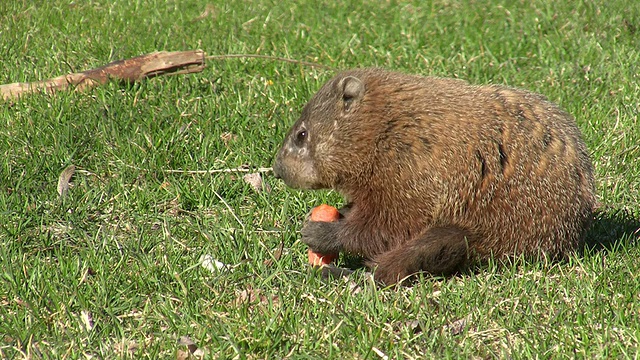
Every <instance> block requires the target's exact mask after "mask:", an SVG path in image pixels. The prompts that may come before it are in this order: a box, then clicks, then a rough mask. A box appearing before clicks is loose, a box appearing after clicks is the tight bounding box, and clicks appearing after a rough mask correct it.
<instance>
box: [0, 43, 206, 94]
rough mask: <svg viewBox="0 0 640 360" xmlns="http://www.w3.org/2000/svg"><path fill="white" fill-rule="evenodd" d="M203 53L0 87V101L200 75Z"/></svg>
mask: <svg viewBox="0 0 640 360" xmlns="http://www.w3.org/2000/svg"><path fill="white" fill-rule="evenodd" d="M204 57H205V53H204V51H202V50H192V51H175V52H166V51H159V52H154V53H151V54H145V55H141V56H138V57H134V58H131V59H125V60H118V61H114V62H112V63H110V64H107V65H105V66H102V67H99V68H97V69H91V70H87V71H83V72H80V73H73V74H68V75H62V76H58V77H56V78H53V79H47V80H43V81H36V82H30V83H13V84H6V85H0V94H1V95H2V98H3V99H4V100H8V99H12V98H17V97H20V96H21V95H23V94H30V93H34V92H38V91H44V92H47V93H50V92H55V91H58V90H66V89H68V88H69V87H75V89H76V90H80V91H81V90H85V89H89V88H92V87H96V86H98V85H100V84H106V83H107V82H108V81H109V80H112V79H113V80H117V81H121V82H124V83H133V82H136V81H139V80H142V79H146V78H152V77H156V76H159V75H165V74H188V73H196V72H200V71H202V70H203V69H204V67H205V58H204Z"/></svg>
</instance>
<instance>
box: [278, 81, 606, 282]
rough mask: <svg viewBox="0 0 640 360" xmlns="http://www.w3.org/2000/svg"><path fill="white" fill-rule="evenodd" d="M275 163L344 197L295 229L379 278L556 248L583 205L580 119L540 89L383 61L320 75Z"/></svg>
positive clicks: (574, 237) (573, 232)
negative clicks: (328, 217) (472, 81)
mask: <svg viewBox="0 0 640 360" xmlns="http://www.w3.org/2000/svg"><path fill="white" fill-rule="evenodd" d="M273 170H274V174H275V176H276V177H278V178H281V179H283V180H284V182H285V183H286V184H287V185H288V186H290V187H293V188H300V189H323V188H331V189H335V190H337V191H338V192H340V193H341V194H342V195H343V196H344V197H345V200H346V202H347V205H346V206H345V207H344V208H343V209H341V213H342V215H343V216H342V217H341V218H340V220H339V221H336V222H314V221H308V222H306V223H305V225H304V226H303V229H302V240H303V241H304V242H305V243H306V244H308V245H309V247H310V248H311V249H312V250H314V251H316V252H319V253H337V252H342V251H345V252H348V253H351V254H356V255H359V256H361V257H363V258H364V259H365V260H366V261H367V265H369V266H371V267H372V269H374V276H375V278H376V279H378V280H380V281H382V282H383V283H386V284H393V283H396V282H398V281H400V280H402V279H404V278H407V277H409V276H410V275H413V274H416V273H418V272H426V273H428V274H433V275H450V274H452V273H455V272H457V271H459V270H461V269H463V268H465V267H467V266H469V265H470V264H477V263H482V262H485V261H486V260H488V259H489V258H492V257H493V258H494V259H505V258H508V257H523V258H526V259H534V258H540V257H545V258H548V259H560V258H563V257H565V256H566V255H567V254H569V253H571V252H572V251H574V250H576V249H577V248H578V247H579V246H580V244H581V243H582V241H583V238H584V235H585V231H586V230H587V228H588V226H589V224H590V219H591V217H592V215H591V212H592V208H593V207H594V203H595V196H594V179H593V168H592V164H591V161H590V159H589V154H588V151H587V148H586V146H585V143H584V141H583V140H582V137H581V134H580V131H579V129H578V127H577V125H576V123H575V121H574V119H573V118H572V117H571V116H570V115H569V114H568V113H566V112H565V111H563V110H562V109H560V108H559V107H558V106H557V105H555V104H553V103H551V102H549V101H548V100H547V99H546V98H545V97H544V96H542V95H539V94H536V93H532V92H529V91H525V90H520V89H515V88H509V87H504V86H497V85H490V86H473V85H469V84H468V83H467V82H465V81H462V80H456V79H446V78H435V77H421V76H414V75H408V74H403V73H398V72H391V71H386V70H382V69H356V70H349V71H345V72H342V73H340V74H338V75H337V76H335V77H334V78H333V79H331V80H329V82H327V83H326V84H325V85H324V86H322V88H321V89H320V90H319V91H318V93H317V94H315V96H313V98H312V99H311V100H310V101H309V103H308V104H307V105H306V106H305V107H304V109H303V110H302V115H301V116H300V118H299V119H298V121H296V123H295V124H294V125H293V127H292V128H291V130H290V131H289V133H288V135H287V136H286V138H285V140H284V144H283V145H282V148H281V149H280V150H279V151H278V154H277V156H276V160H275V163H274V166H273Z"/></svg>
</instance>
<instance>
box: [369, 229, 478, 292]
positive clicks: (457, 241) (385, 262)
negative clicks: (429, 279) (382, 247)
mask: <svg viewBox="0 0 640 360" xmlns="http://www.w3.org/2000/svg"><path fill="white" fill-rule="evenodd" d="M471 236H472V235H471V233H469V232H468V231H466V230H464V229H462V228H459V227H455V226H451V227H437V228H432V229H429V230H428V231H427V232H425V233H424V234H422V235H420V236H419V237H418V238H416V239H414V240H412V241H411V242H410V243H408V244H405V245H404V246H399V247H397V248H395V249H393V250H391V251H388V252H386V253H383V254H380V255H378V256H376V257H375V258H374V259H373V261H372V262H371V263H370V264H369V265H370V266H371V267H373V268H375V272H374V277H375V279H376V280H378V281H381V282H382V283H384V284H387V285H391V284H395V283H397V282H399V281H402V280H403V279H405V278H407V277H409V276H411V275H414V274H416V273H418V272H421V271H422V272H426V273H429V274H432V275H450V274H452V273H454V272H456V271H457V270H459V269H460V268H461V267H462V266H464V264H465V263H466V261H467V258H468V254H467V253H468V246H467V244H468V242H469V240H470V239H471Z"/></svg>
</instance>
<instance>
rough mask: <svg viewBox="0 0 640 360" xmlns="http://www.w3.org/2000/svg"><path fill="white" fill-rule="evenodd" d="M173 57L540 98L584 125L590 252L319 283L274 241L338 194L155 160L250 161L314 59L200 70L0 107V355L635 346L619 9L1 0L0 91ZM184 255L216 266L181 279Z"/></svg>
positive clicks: (281, 126) (402, 354)
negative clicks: (196, 54)
mask: <svg viewBox="0 0 640 360" xmlns="http://www.w3.org/2000/svg"><path fill="white" fill-rule="evenodd" d="M201 15H202V16H201ZM196 48H200V49H203V50H204V51H206V52H207V53H208V54H210V55H220V54H231V53H251V54H254V53H257V54H264V55H273V56H281V57H290V58H293V59H298V60H305V61H312V62H317V63H321V64H325V65H328V66H330V67H332V68H334V69H342V68H350V67H358V66H382V67H386V68H391V69H398V70H403V71H407V72H412V73H419V74H425V75H437V76H449V77H459V78H464V79H467V80H468V81H470V82H472V83H478V84H480V83H497V84H507V85H511V86H518V87H524V88H527V89H530V90H534V91H538V92H541V93H543V94H545V95H547V96H548V97H549V98H550V99H551V100H553V101H555V102H558V103H559V104H561V105H562V106H563V107H564V108H566V109H567V110H568V111H569V112H571V113H572V114H574V115H575V117H576V119H577V121H578V124H579V126H580V128H581V129H582V131H583V133H584V136H585V140H586V142H587V144H588V147H589V149H590V150H591V153H592V157H593V161H594V165H595V169H596V179H597V194H598V199H599V201H600V202H601V204H602V208H601V211H600V212H599V213H598V214H597V215H596V222H595V224H594V227H593V229H592V230H591V232H590V233H589V240H590V242H592V243H603V244H604V245H601V246H596V247H595V248H594V249H593V250H589V251H587V252H586V253H585V254H584V255H583V256H576V257H574V258H572V259H571V260H570V261H568V262H567V263H561V264H541V263H533V264H531V263H526V264H521V263H520V264H518V263H516V264H512V265H506V266H504V265H498V264H494V265H490V266H488V267H487V268H483V269H480V270H479V271H478V272H476V273H469V274H464V275H461V276H458V277H453V278H448V279H441V278H436V279H434V278H424V279H421V281H420V282H419V283H418V284H417V285H416V286H414V287H412V288H409V289H393V288H392V289H384V288H376V287H375V286H373V285H372V284H371V283H370V282H369V281H368V280H367V279H366V277H364V276H363V274H362V273H361V272H358V273H356V275H355V276H354V278H353V279H352V280H353V281H354V282H355V283H356V284H358V285H359V286H360V291H359V292H356V293H353V292H352V291H351V287H350V285H351V284H349V283H347V282H344V281H341V280H336V281H330V282H327V281H323V280H322V279H321V278H320V276H319V275H318V274H317V273H315V272H314V271H312V270H310V269H309V268H308V267H307V266H306V248H305V246H304V244H302V243H301V242H300V241H299V239H298V238H299V236H298V234H297V231H298V230H299V229H300V224H301V221H302V219H303V217H304V215H305V213H306V212H307V211H308V209H309V208H310V207H312V206H314V205H317V204H319V203H322V202H329V203H332V204H340V203H341V201H342V200H341V199H340V197H339V195H338V194H335V193H332V192H298V191H294V190H291V189H288V188H286V187H285V186H284V184H283V183H281V182H280V181H277V180H276V179H274V178H273V177H272V176H271V174H270V173H267V174H265V181H266V182H267V183H269V184H270V186H271V188H272V191H271V192H270V193H265V192H262V193H257V192H255V191H254V190H253V189H252V188H251V186H250V185H248V184H246V183H245V182H243V181H242V176H243V174H242V173H231V174H229V173H216V174H212V175H203V174H179V173H167V172H166V170H172V169H173V170H177V169H181V170H210V169H228V168H238V167H241V166H243V165H248V166H250V167H255V168H258V167H268V166H270V165H271V163H272V160H273V156H274V153H275V151H276V150H277V148H278V146H279V143H280V141H281V140H282V138H283V136H284V134H285V132H286V131H287V129H288V127H289V126H290V125H291V124H292V123H293V121H295V119H296V117H297V115H298V114H299V113H300V110H301V108H302V106H303V105H304V103H305V101H306V100H307V99H308V98H309V97H310V96H311V94H312V93H313V92H314V91H315V90H316V89H318V88H319V86H320V85H321V84H322V83H323V82H324V81H326V80H327V79H329V78H330V77H331V76H332V75H333V74H334V71H329V70H323V69H314V68H310V67H305V66H300V65H295V64H289V63H284V62H279V61H267V60H257V59H233V60H226V61H209V62H208V67H207V69H206V70H205V71H204V72H202V73H199V74H193V75H185V76H174V77H159V78H156V79H153V80H150V81H147V82H144V83H142V84H137V85H133V86H130V87H121V86H118V85H117V84H109V85H107V86H103V87H100V88H96V89H94V90H91V91H89V92H87V93H75V92H66V93H58V94H56V95H54V96H47V95H33V96H27V97H24V98H22V99H20V100H16V101H13V102H10V103H4V104H0V159H1V160H0V358H26V357H30V358H40V357H45V358H85V357H86V356H95V357H98V358H119V357H122V358H136V359H138V358H175V357H176V356H182V355H183V354H184V353H183V352H188V350H187V346H185V345H181V344H180V343H179V342H178V339H179V338H180V337H182V336H187V337H188V338H190V339H191V340H193V342H195V344H196V345H197V346H198V347H199V348H200V349H202V350H204V351H205V352H206V355H205V356H206V357H209V358H239V359H245V358H247V359H256V358H284V357H289V358H316V359H327V358H334V359H350V358H358V359H378V358H381V354H386V355H387V356H388V357H389V358H390V359H396V358H408V359H410V358H494V357H497V358H506V357H512V358H525V359H530V358H575V357H578V358H589V359H590V358H637V357H638V356H639V353H640V352H639V351H638V346H639V339H640V305H639V304H640V295H639V294H640V280H638V278H637V276H638V274H640V262H639V261H638V260H637V259H638V258H639V257H640V249H639V248H638V246H637V238H638V233H637V229H638V228H639V227H640V225H639V222H640V221H639V220H638V219H639V218H640V200H639V199H640V160H638V158H639V157H640V145H639V144H640V123H639V120H638V113H639V112H640V105H639V102H638V99H640V75H639V74H640V65H639V64H640V2H637V1H627V0H610V1H603V0H602V1H590V0H579V1H567V2H562V1H551V0H532V1H516V0H502V1H491V0H477V1H456V0H431V1H423V2H421V1H414V2H404V1H402V2H396V1H387V2H378V1H366V2H364V3H363V2H357V1H337V2H326V3H320V2H318V1H304V2H296V3H293V2H285V1H266V0H259V1H246V2H245V1H243V2H240V1H238V2H230V1H213V2H207V1H203V0H186V1H172V0H167V1H157V0H138V1H104V0H100V1H73V2H72V1H62V0H55V1H18V0H7V1H1V2H0V65H1V67H0V68H1V69H2V71H0V83H11V82H18V81H36V80H42V79H45V78H50V77H54V76H58V75H61V74H64V73H67V72H71V71H81V70H84V69H89V68H93V67H97V66H101V65H103V64H106V63H107V62H110V61H114V60H118V59H122V58H128V57H132V56H137V55H140V54H143V53H148V52H152V51H157V50H168V51H176V50H188V49H196ZM70 164H74V165H75V166H76V167H77V171H76V174H75V175H74V177H73V179H72V186H71V189H70V190H69V194H68V196H67V197H66V198H64V199H60V198H59V196H58V194H57V191H56V189H57V181H58V176H59V174H60V173H61V172H62V170H63V169H64V168H65V167H67V166H68V165H70ZM221 199H224V201H222V200H221ZM236 218H237V219H236ZM280 246H282V248H283V251H282V253H281V255H280V256H278V254H277V253H278V251H277V250H278V248H279V247H280ZM207 254H210V255H211V256H212V257H213V258H215V259H217V260H219V261H222V262H223V263H225V264H230V265H232V266H233V270H231V271H218V272H214V273H212V272H210V271H209V270H207V269H205V268H203V267H202V266H200V263H199V259H200V258H201V257H202V256H204V255H207ZM267 260H270V261H267ZM342 261H344V259H343V260H342ZM83 314H85V315H86V314H88V315H86V316H85V317H88V318H91V320H92V322H93V325H92V326H86V325H84V322H83V320H82V319H83ZM460 324H462V325H463V326H462V329H457V328H456V326H455V325H460Z"/></svg>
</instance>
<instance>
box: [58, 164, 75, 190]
mask: <svg viewBox="0 0 640 360" xmlns="http://www.w3.org/2000/svg"><path fill="white" fill-rule="evenodd" d="M75 172H76V166H75V165H69V166H67V167H66V168H65V169H64V170H62V172H61V173H60V177H59V178H58V194H59V195H60V196H61V197H64V196H66V195H67V191H69V182H70V181H71V177H72V176H73V173H75Z"/></svg>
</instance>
